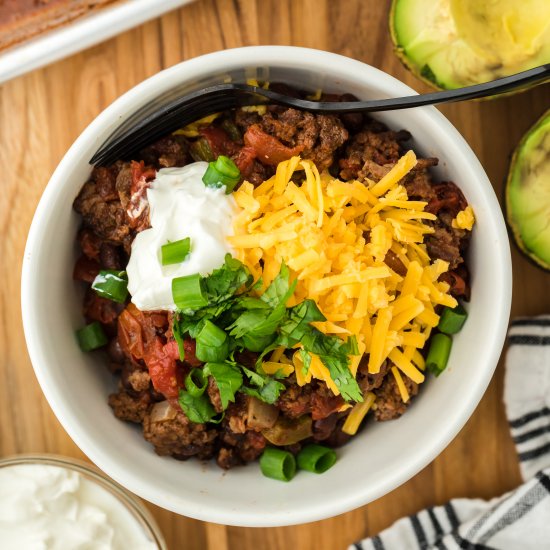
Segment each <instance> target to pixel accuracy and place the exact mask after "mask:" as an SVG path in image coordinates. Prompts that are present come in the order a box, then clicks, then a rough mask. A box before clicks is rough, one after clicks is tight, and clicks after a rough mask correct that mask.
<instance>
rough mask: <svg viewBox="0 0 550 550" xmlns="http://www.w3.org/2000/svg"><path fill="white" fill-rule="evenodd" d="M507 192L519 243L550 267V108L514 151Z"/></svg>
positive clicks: (509, 215) (508, 209)
mask: <svg viewBox="0 0 550 550" xmlns="http://www.w3.org/2000/svg"><path fill="white" fill-rule="evenodd" d="M505 193H506V220H507V222H508V226H509V227H510V230H511V232H512V235H513V237H514V240H515V241H516V244H517V245H518V247H519V249H520V250H521V251H522V252H523V253H524V254H526V255H527V256H528V257H529V258H530V259H531V260H533V261H534V262H535V263H536V264H537V265H539V266H540V267H542V268H544V269H546V270H550V110H548V111H546V113H544V115H543V116H542V117H541V118H540V119H539V120H538V121H537V123H536V124H535V125H534V126H533V127H532V128H531V129H530V130H529V131H528V132H527V133H526V134H525V135H524V136H523V138H522V140H521V141H520V143H519V145H518V147H517V148H516V150H515V151H514V154H513V156H512V160H511V162H510V169H509V172H508V179H507V181H506V189H505Z"/></svg>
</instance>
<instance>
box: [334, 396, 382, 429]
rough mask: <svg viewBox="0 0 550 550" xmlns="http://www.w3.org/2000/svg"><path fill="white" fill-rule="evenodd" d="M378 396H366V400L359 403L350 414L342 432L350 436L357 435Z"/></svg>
mask: <svg viewBox="0 0 550 550" xmlns="http://www.w3.org/2000/svg"><path fill="white" fill-rule="evenodd" d="M375 400H376V396H375V395H374V393H372V392H368V393H367V394H366V395H365V399H364V401H363V402H362V403H357V405H355V406H354V407H353V409H352V410H351V412H350V413H349V415H348V417H347V418H346V421H345V422H344V425H343V426H342V431H343V432H344V433H346V434H348V435H355V434H356V433H357V430H358V429H359V426H360V425H361V422H363V419H364V418H365V416H366V415H367V413H368V412H369V410H370V409H371V408H372V406H373V405H374V401H375Z"/></svg>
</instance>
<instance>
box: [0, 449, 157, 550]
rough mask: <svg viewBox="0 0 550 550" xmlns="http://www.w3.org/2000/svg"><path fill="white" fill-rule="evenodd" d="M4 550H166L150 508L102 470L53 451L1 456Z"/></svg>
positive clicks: (0, 509) (1, 537) (0, 526)
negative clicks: (28, 549) (148, 509)
mask: <svg viewBox="0 0 550 550" xmlns="http://www.w3.org/2000/svg"><path fill="white" fill-rule="evenodd" d="M0 541H1V546H2V549H3V550H12V549H13V550H21V549H26V548H48V549H50V550H62V549H66V548H87V549H89V550H123V549H126V548H132V550H165V549H166V544H165V542H164V539H163V537H162V535H161V533H160V531H159V528H158V526H157V525H156V523H155V520H154V519H153V517H152V516H151V515H150V514H149V512H148V511H147V509H146V508H145V506H144V505H143V504H142V503H141V501H139V500H138V499H137V498H136V497H134V496H133V495H132V494H131V493H129V492H128V491H126V490H125V489H123V488H122V487H121V486H120V485H118V484H117V483H115V482H114V481H112V480H111V479H109V478H108V477H106V476H105V475H104V474H102V473H101V472H100V471H99V470H98V469H96V468H94V467H92V466H90V465H88V464H85V463H84V462H80V461H77V460H74V459H70V458H65V457H58V456H54V455H21V456H15V457H11V458H10V457H9V458H5V459H3V460H0Z"/></svg>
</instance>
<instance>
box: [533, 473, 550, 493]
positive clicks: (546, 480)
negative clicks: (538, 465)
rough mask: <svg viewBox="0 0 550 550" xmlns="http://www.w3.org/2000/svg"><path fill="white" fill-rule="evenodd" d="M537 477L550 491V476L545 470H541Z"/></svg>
mask: <svg viewBox="0 0 550 550" xmlns="http://www.w3.org/2000/svg"><path fill="white" fill-rule="evenodd" d="M535 477H536V478H537V479H538V480H539V481H540V483H541V485H542V486H543V487H544V488H545V489H546V490H547V491H548V492H549V493H550V477H548V476H547V475H546V474H545V473H543V472H539V473H538V474H537V475H536V476H535Z"/></svg>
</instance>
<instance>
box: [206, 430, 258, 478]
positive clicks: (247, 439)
mask: <svg viewBox="0 0 550 550" xmlns="http://www.w3.org/2000/svg"><path fill="white" fill-rule="evenodd" d="M220 440H221V445H222V447H221V449H220V451H219V453H218V456H217V458H216V462H217V463H218V466H220V467H221V468H224V469H226V470H227V469H228V468H231V467H233V466H238V465H240V464H246V463H247V462H252V461H253V460H256V459H257V458H258V457H259V456H260V455H261V454H262V452H263V450H264V449H265V446H266V444H267V441H266V439H265V437H264V436H263V435H262V434H261V433H259V432H254V431H249V432H245V433H243V434H235V433H233V432H231V431H225V432H222V433H221V434H220Z"/></svg>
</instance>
